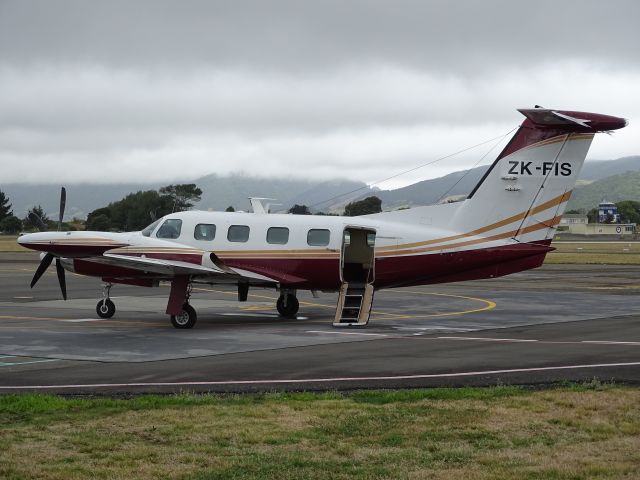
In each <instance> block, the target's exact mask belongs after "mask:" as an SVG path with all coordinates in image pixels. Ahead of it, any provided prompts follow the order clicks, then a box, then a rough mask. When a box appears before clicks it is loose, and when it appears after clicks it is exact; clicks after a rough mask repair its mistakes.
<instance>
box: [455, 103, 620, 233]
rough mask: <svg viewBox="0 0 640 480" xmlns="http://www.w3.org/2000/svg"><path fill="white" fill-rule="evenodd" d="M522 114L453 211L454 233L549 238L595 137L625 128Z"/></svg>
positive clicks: (573, 117)
mask: <svg viewBox="0 0 640 480" xmlns="http://www.w3.org/2000/svg"><path fill="white" fill-rule="evenodd" d="M520 112H521V113H522V114H523V115H524V116H525V117H527V118H526V120H525V121H524V122H523V123H522V125H521V126H520V128H519V129H518V131H517V132H516V133H515V135H514V136H513V138H512V139H511V141H510V142H509V143H508V144H507V146H506V147H505V149H504V150H503V151H502V152H501V153H500V155H499V156H498V158H497V159H496V161H495V162H494V163H493V165H491V167H490V168H489V170H488V171H487V173H486V174H485V175H484V177H483V178H482V180H480V182H479V183H478V185H476V187H475V188H474V189H473V191H472V192H471V194H470V195H469V197H468V198H467V200H466V201H465V202H464V203H463V204H462V205H461V206H460V208H459V209H458V210H457V211H456V214H455V218H454V219H453V223H454V226H455V227H456V229H461V230H466V231H469V230H478V229H479V230H481V232H478V233H482V234H483V235H487V236H490V235H491V233H492V232H500V234H501V235H502V236H504V235H506V234H507V233H509V236H511V237H513V238H515V239H517V240H519V241H523V242H536V241H544V240H547V239H550V238H552V237H553V233H554V232H555V226H556V225H557V224H558V223H559V222H560V217H561V216H562V213H563V212H564V209H565V207H566V205H567V201H568V200H569V197H570V196H571V191H572V190H573V188H574V186H575V184H576V181H577V179H578V175H579V174H580V170H581V169H582V165H583V163H584V160H585V158H586V156H587V152H588V151H589V147H590V146H591V142H592V140H593V137H594V135H595V133H597V132H600V131H608V130H615V129H618V128H622V127H624V126H625V125H626V120H624V119H622V118H617V117H611V116H607V115H599V114H593V113H586V112H569V111H556V110H548V109H529V110H520ZM484 229H486V232H482V230H484Z"/></svg>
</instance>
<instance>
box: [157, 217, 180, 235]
mask: <svg viewBox="0 0 640 480" xmlns="http://www.w3.org/2000/svg"><path fill="white" fill-rule="evenodd" d="M181 230H182V220H180V219H178V218H169V219H167V220H165V221H164V223H163V224H162V226H161V227H160V228H159V229H158V233H156V237H158V238H178V237H179V236H180V231H181Z"/></svg>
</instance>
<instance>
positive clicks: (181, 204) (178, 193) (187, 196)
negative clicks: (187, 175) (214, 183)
mask: <svg viewBox="0 0 640 480" xmlns="http://www.w3.org/2000/svg"><path fill="white" fill-rule="evenodd" d="M160 194H161V195H164V196H167V197H169V198H170V199H171V201H172V203H173V209H172V210H171V211H172V212H182V211H184V210H189V209H190V208H191V207H193V205H194V203H195V202H199V201H200V198H201V196H202V190H200V189H199V188H198V187H197V186H196V184H195V183H184V184H181V185H167V186H166V187H162V188H161V189H160Z"/></svg>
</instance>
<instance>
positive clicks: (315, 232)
mask: <svg viewBox="0 0 640 480" xmlns="http://www.w3.org/2000/svg"><path fill="white" fill-rule="evenodd" d="M330 239H331V232H329V230H325V229H319V228H312V229H311V230H309V233H307V245H311V246H312V247H326V246H327V245H329V240H330Z"/></svg>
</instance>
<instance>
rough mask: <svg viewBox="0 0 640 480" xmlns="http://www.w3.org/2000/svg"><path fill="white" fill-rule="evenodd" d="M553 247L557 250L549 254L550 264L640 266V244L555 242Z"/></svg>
mask: <svg viewBox="0 0 640 480" xmlns="http://www.w3.org/2000/svg"><path fill="white" fill-rule="evenodd" d="M551 246H552V247H555V248H556V250H555V251H553V252H551V253H549V254H547V256H546V258H545V263H548V264H549V263H550V264H554V263H556V264H557V263H572V264H598V265H640V243H628V242H608V243H587V242H567V243H564V242H563V243H556V242H554V243H552V244H551Z"/></svg>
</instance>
